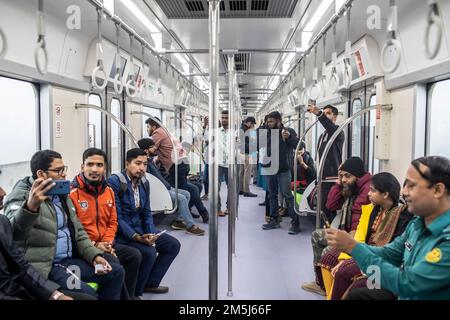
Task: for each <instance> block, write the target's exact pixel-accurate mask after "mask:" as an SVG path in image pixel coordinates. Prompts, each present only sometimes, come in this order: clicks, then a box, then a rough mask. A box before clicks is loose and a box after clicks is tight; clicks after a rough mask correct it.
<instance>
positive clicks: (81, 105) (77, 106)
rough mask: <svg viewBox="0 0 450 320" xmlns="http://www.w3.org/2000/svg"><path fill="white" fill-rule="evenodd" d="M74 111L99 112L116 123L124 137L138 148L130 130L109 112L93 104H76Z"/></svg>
mask: <svg viewBox="0 0 450 320" xmlns="http://www.w3.org/2000/svg"><path fill="white" fill-rule="evenodd" d="M75 109H93V110H97V111H100V112H101V113H102V114H105V115H107V116H108V117H110V118H111V120H113V121H114V122H115V123H117V125H118V126H119V127H120V128H121V129H122V130H123V131H124V132H125V134H126V135H128V137H129V138H130V139H131V141H132V142H133V144H134V145H135V146H136V148H139V146H138V143H137V140H136V138H135V137H134V136H133V134H132V133H131V130H130V129H128V127H127V126H126V125H125V124H124V123H123V122H122V121H120V120H119V119H118V118H117V117H116V116H115V115H113V114H112V113H111V112H109V111H107V110H105V109H102V108H100V107H98V106H95V105H93V104H86V103H76V104H75Z"/></svg>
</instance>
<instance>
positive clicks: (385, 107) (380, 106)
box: [294, 104, 392, 229]
mask: <svg viewBox="0 0 450 320" xmlns="http://www.w3.org/2000/svg"><path fill="white" fill-rule="evenodd" d="M372 110H389V111H390V110H392V105H391V104H378V105H374V106H370V107H367V108H365V109H362V110H361V111H358V112H357V113H355V114H354V115H353V116H351V117H350V118H348V119H347V120H346V121H345V122H344V123H343V124H342V125H340V126H339V128H338V129H337V130H336V131H335V132H334V134H333V135H332V136H331V138H330V140H328V143H327V145H326V146H325V149H324V150H323V154H322V161H320V163H319V171H318V175H317V210H316V229H320V218H321V217H322V182H323V181H322V178H323V170H324V168H325V159H326V158H327V156H328V153H329V152H330V149H331V146H332V145H333V143H334V141H335V140H336V139H337V137H338V136H339V134H340V133H341V132H342V131H344V129H345V128H347V126H348V125H349V124H351V123H352V122H353V121H354V120H355V119H357V118H359V117H360V116H362V115H364V114H366V113H367V112H369V111H372ZM294 187H295V184H294ZM322 218H323V219H324V221H325V224H326V225H327V227H329V226H330V224H331V221H327V218H326V217H322Z"/></svg>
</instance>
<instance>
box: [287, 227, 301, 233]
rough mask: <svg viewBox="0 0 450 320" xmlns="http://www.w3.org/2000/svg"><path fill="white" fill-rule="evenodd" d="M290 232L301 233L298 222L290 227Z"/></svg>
mask: <svg viewBox="0 0 450 320" xmlns="http://www.w3.org/2000/svg"><path fill="white" fill-rule="evenodd" d="M288 233H289V234H292V235H294V234H299V233H300V226H299V225H298V224H293V225H291V228H290V229H289V232H288Z"/></svg>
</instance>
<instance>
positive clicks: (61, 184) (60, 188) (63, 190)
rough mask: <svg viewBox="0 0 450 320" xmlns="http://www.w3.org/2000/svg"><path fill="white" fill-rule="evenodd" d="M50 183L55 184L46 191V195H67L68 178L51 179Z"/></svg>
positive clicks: (68, 191) (68, 189)
mask: <svg viewBox="0 0 450 320" xmlns="http://www.w3.org/2000/svg"><path fill="white" fill-rule="evenodd" d="M51 183H55V186H54V187H53V188H51V189H50V190H49V191H47V193H46V194H45V195H46V196H56V195H68V194H69V193H70V181H69V180H53V181H52V182H51Z"/></svg>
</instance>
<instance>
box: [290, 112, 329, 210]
mask: <svg viewBox="0 0 450 320" xmlns="http://www.w3.org/2000/svg"><path fill="white" fill-rule="evenodd" d="M318 123H319V119H317V120H316V121H314V122H313V123H312V124H311V125H310V126H309V127H308V128H306V130H305V132H303V133H302V135H301V136H300V139H299V140H298V144H297V147H296V148H295V153H294V197H295V195H296V194H297V167H298V164H297V154H298V151H299V150H300V146H301V145H302V143H303V142H304V141H305V137H306V135H307V134H308V132H309V131H311V129H312V128H314V127H315V126H316V124H318ZM322 158H323V157H322ZM294 211H295V213H296V214H298V215H301V212H300V206H298V205H297V201H294Z"/></svg>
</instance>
